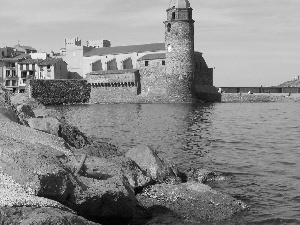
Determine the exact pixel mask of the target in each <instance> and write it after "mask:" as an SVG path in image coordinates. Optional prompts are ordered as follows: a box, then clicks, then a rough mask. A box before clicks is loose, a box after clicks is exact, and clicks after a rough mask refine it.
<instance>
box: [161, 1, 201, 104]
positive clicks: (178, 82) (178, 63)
mask: <svg viewBox="0 0 300 225" xmlns="http://www.w3.org/2000/svg"><path fill="white" fill-rule="evenodd" d="M192 10H193V9H192V8H191V7H190V3H189V1H188V0H171V2H170V5H169V8H168V9H167V21H165V22H164V24H165V44H166V51H167V52H166V77H167V94H168V96H169V98H170V99H171V100H173V99H174V101H190V100H191V99H192V94H193V79H194V22H195V21H194V20H193V18H192Z"/></svg>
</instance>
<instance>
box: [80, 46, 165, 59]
mask: <svg viewBox="0 0 300 225" xmlns="http://www.w3.org/2000/svg"><path fill="white" fill-rule="evenodd" d="M160 50H165V43H153V44H143V45H128V46H117V47H104V48H94V49H92V50H91V51H89V52H87V53H85V54H84V55H83V56H84V57H90V56H95V55H99V56H100V55H115V54H121V53H132V52H137V53H138V52H148V51H150V52H155V51H160Z"/></svg>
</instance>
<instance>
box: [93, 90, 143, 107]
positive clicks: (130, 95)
mask: <svg viewBox="0 0 300 225" xmlns="http://www.w3.org/2000/svg"><path fill="white" fill-rule="evenodd" d="M138 91H139V90H138V87H136V86H132V87H92V88H91V95H90V101H89V102H90V103H124V102H126V103H131V102H132V103H133V102H137V95H138Z"/></svg>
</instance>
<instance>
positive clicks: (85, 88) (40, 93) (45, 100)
mask: <svg viewBox="0 0 300 225" xmlns="http://www.w3.org/2000/svg"><path fill="white" fill-rule="evenodd" d="M30 87H31V92H32V97H33V98H35V99H36V100H37V101H38V102H40V103H42V104H44V105H59V104H74V103H86V102H88V101H89V99H90V92H91V87H90V86H89V85H88V84H87V81H86V80H30Z"/></svg>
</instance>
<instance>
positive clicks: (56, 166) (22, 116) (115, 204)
mask: <svg viewBox="0 0 300 225" xmlns="http://www.w3.org/2000/svg"><path fill="white" fill-rule="evenodd" d="M0 126H1V127H0V222H1V224H24V225H25V224H35V225H38V224H45V223H47V224H53V225H54V224H68V225H69V224H70V225H71V224H75V223H76V224H77V223H78V224H91V225H92V224H128V223H129V222H130V221H132V220H138V221H144V222H145V223H146V222H147V221H149V219H151V217H155V216H159V214H164V213H170V212H171V213H172V214H173V215H174V216H175V217H177V218H181V219H182V220H185V219H188V220H189V221H202V220H207V221H215V220H223V219H226V218H228V217H231V216H233V215H234V214H235V213H238V212H241V211H242V210H244V209H245V208H247V206H246V205H245V204H244V203H243V202H241V201H239V200H237V199H235V198H233V197H231V196H229V195H226V194H223V193H220V192H217V191H215V190H213V189H211V188H210V187H209V186H207V185H206V184H205V182H207V181H217V180H223V179H224V175H223V174H222V173H217V172H213V171H207V170H205V169H203V168H194V169H189V170H187V171H181V170H180V168H178V167H177V166H176V165H174V164H173V163H172V162H169V161H167V160H166V159H163V158H161V157H159V156H158V155H157V153H156V152H155V151H154V150H153V149H152V148H151V147H149V146H144V145H140V146H136V147H134V148H131V149H128V150H127V151H126V152H122V151H121V150H119V148H118V147H117V146H114V145H112V144H110V143H106V142H101V141H99V140H97V139H91V138H90V137H88V136H86V135H85V134H84V133H82V132H81V131H80V130H79V129H78V128H77V127H74V126H72V125H70V124H68V123H66V121H65V120H64V117H63V115H61V114H59V113H58V112H56V111H55V110H53V109H46V108H45V106H44V105H42V104H40V103H39V102H37V101H35V100H34V99H30V98H28V97H27V96H26V95H22V94H16V95H10V94H9V93H8V92H6V91H5V90H3V89H2V88H0ZM170 190H172V191H171V192H170ZM191 203H192V204H191ZM161 209H164V210H161Z"/></svg>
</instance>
